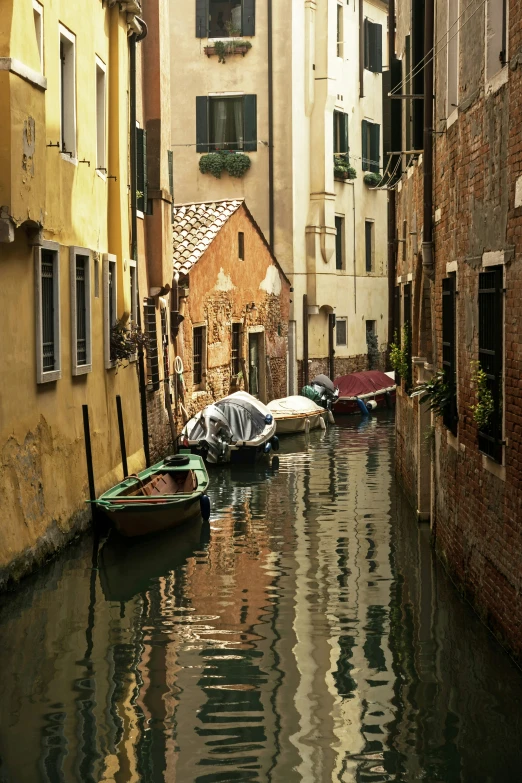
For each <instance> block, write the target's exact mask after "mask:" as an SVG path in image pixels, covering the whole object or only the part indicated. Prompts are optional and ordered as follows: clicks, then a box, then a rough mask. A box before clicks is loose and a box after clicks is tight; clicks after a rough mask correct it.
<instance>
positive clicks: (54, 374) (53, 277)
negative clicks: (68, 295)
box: [35, 242, 62, 383]
mask: <svg viewBox="0 0 522 783" xmlns="http://www.w3.org/2000/svg"><path fill="white" fill-rule="evenodd" d="M35 280H36V382H37V383H47V382H49V381H57V380H59V379H60V378H61V377H62V372H61V370H62V366H61V325H60V246H59V245H58V244H56V243H55V242H44V243H43V245H42V247H37V248H36V249H35Z"/></svg>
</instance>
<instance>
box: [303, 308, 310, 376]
mask: <svg viewBox="0 0 522 783" xmlns="http://www.w3.org/2000/svg"><path fill="white" fill-rule="evenodd" d="M308 381H309V375H308V294H303V386H308Z"/></svg>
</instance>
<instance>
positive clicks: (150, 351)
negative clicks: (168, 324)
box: [143, 298, 160, 391]
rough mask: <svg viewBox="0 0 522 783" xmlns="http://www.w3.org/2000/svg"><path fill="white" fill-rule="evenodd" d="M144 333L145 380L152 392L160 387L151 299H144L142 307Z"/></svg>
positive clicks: (155, 329) (154, 320)
mask: <svg viewBox="0 0 522 783" xmlns="http://www.w3.org/2000/svg"><path fill="white" fill-rule="evenodd" d="M143 314H144V320H145V331H146V334H147V380H148V382H149V384H151V387H152V391H158V389H159V387H160V375H159V354H158V330H157V326H156V303H155V301H154V299H153V298H150V299H145V303H144V306H143Z"/></svg>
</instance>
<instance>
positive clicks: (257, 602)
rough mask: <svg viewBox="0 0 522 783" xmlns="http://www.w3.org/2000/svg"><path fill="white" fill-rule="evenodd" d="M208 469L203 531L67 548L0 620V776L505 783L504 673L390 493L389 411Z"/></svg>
mask: <svg viewBox="0 0 522 783" xmlns="http://www.w3.org/2000/svg"><path fill="white" fill-rule="evenodd" d="M342 425H343V426H337V427H332V428H330V429H329V430H328V431H327V432H325V433H323V432H318V433H311V435H310V436H309V437H306V436H304V435H303V436H298V437H293V438H290V439H287V440H284V441H282V443H281V446H282V448H281V452H280V458H279V466H278V467H276V466H272V467H271V468H270V467H268V466H266V465H263V466H259V467H258V468H256V469H255V470H254V469H249V468H247V469H239V468H236V469H234V468H232V469H231V468H218V469H215V470H214V471H213V472H212V492H211V500H212V508H213V512H212V518H211V521H210V525H207V526H205V525H203V524H202V523H199V522H198V523H196V524H193V525H191V526H189V527H187V528H186V529H184V530H182V531H177V532H176V531H175V532H171V533H169V534H168V535H166V536H162V537H161V538H156V539H153V540H149V541H137V542H133V543H132V544H127V545H122V543H121V542H117V541H115V540H111V538H110V537H109V539H108V541H107V542H106V543H104V544H103V545H102V547H101V549H100V552H99V555H98V558H97V569H93V568H92V542H91V541H89V539H83V540H82V541H81V542H80V543H78V544H77V545H76V546H74V547H72V548H70V549H69V550H68V551H67V552H66V553H65V554H64V555H63V556H62V557H61V558H60V559H59V560H57V561H55V562H54V563H52V564H51V565H50V566H49V567H47V568H46V569H45V570H44V571H43V572H41V573H40V574H39V575H37V576H36V577H34V578H32V579H31V580H27V581H26V582H25V583H24V584H23V586H22V587H21V588H20V589H19V590H18V591H17V592H16V593H15V594H11V595H8V596H7V597H4V599H3V602H2V605H1V607H0V640H1V644H0V673H1V676H0V781H1V782H2V783H7V781H9V783H36V782H38V783H39V782H40V781H46V782H47V781H50V782H51V783H72V782H73V781H78V782H79V783H80V782H81V783H98V782H99V781H114V782H115V783H130V782H132V781H146V782H147V783H149V782H150V783H156V782H157V781H166V782H167V783H175V782H179V783H196V782H197V783H218V782H219V783H228V782H229V781H231V782H232V781H240V782H243V781H245V782H247V781H262V782H263V783H264V782H265V781H274V782H275V783H299V782H301V781H302V782H303V783H323V782H326V781H328V782H330V781H345V782H348V781H357V782H360V783H366V782H368V783H370V781H375V783H380V782H381V781H408V782H409V781H420V780H424V781H428V782H429V783H436V782H437V781H440V782H441V783H453V782H455V783H457V781H458V782H460V781H469V783H507V782H508V781H509V782H511V781H513V782H514V781H518V780H520V779H521V778H522V717H521V716H522V710H521V707H520V705H521V704H522V675H521V673H520V671H519V670H518V669H516V668H515V666H514V665H513V664H512V663H511V661H510V659H509V658H508V657H507V656H506V655H505V653H504V652H503V651H502V650H501V649H500V648H499V647H498V646H497V645H496V643H495V641H494V640H493V639H492V638H491V636H490V635H489V634H488V633H487V631H486V630H485V629H484V628H483V627H482V626H481V625H480V623H479V622H478V620H477V619H476V618H475V616H474V615H473V614H472V612H471V611H470V609H469V607H468V606H467V605H466V604H464V603H463V602H462V601H461V600H460V598H459V597H458V594H457V593H456V591H455V589H454V588H453V586H452V585H451V583H450V582H449V580H448V578H447V577H446V575H445V573H444V572H443V570H442V569H441V567H440V565H439V563H438V562H437V561H436V560H435V559H434V558H433V556H432V553H431V550H430V545H429V529H428V528H427V527H426V526H422V525H421V526H419V525H418V524H417V522H416V521H415V519H414V518H413V517H412V514H411V511H410V510H409V508H408V506H407V505H406V504H405V502H404V500H403V498H402V497H401V495H400V493H399V491H398V488H397V486H396V484H395V481H394V456H393V455H394V425H393V419H392V418H391V417H388V416H386V415H385V416H384V417H374V418H372V419H369V420H366V421H361V420H360V419H358V418H350V419H349V420H347V421H345V422H344V423H342Z"/></svg>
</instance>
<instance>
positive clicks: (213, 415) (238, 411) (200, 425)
mask: <svg viewBox="0 0 522 783" xmlns="http://www.w3.org/2000/svg"><path fill="white" fill-rule="evenodd" d="M275 433H276V424H275V420H274V416H273V414H272V413H271V411H270V410H269V409H268V408H267V406H266V405H264V404H263V403H262V402H260V400H258V399H257V398H256V397H252V395H251V394H247V392H245V391H238V392H234V394H230V395H229V396H228V397H224V398H223V399H222V400H219V401H218V402H214V403H212V404H211V405H207V406H206V408H203V410H202V411H200V412H199V413H197V414H196V415H195V416H194V417H193V418H192V419H190V421H188V422H187V423H186V424H185V426H184V428H183V431H182V433H181V442H182V444H183V446H184V447H185V448H189V449H190V450H191V451H192V452H193V453H196V454H200V455H201V456H202V457H203V458H204V459H205V461H206V462H210V463H222V462H250V463H251V462H254V461H255V460H256V459H257V457H259V456H262V455H269V454H270V453H271V451H272V450H274V451H277V449H278V448H279V442H278V440H277V437H276V434H275Z"/></svg>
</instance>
